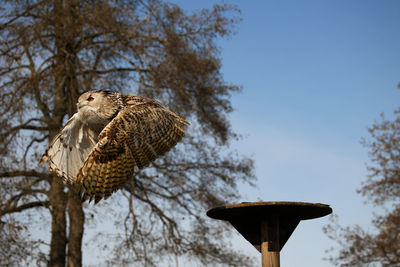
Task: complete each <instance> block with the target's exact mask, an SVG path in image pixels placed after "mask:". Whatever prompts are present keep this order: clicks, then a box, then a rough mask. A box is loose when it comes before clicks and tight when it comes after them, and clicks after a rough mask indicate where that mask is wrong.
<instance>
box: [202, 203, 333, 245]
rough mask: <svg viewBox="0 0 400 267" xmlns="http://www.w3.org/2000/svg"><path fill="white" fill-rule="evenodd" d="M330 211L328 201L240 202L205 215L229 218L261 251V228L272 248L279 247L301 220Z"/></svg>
mask: <svg viewBox="0 0 400 267" xmlns="http://www.w3.org/2000/svg"><path fill="white" fill-rule="evenodd" d="M330 213H332V209H331V208H330V207H329V205H325V204H320V203H307V202H243V203H240V204H233V205H226V206H221V207H216V208H213V209H210V210H209V211H208V212H207V215H208V216H209V217H211V218H214V219H219V220H227V221H229V222H230V223H231V224H232V225H233V226H234V227H235V228H236V230H238V231H239V233H240V234H242V235H243V236H244V238H246V239H247V240H248V241H249V242H250V243H251V244H252V245H253V246H254V247H255V248H256V249H257V250H258V251H260V252H261V243H262V239H261V236H262V232H263V231H264V230H263V229H267V228H268V229H269V231H272V232H270V233H269V237H268V238H270V240H269V241H270V243H271V244H270V247H269V248H268V249H269V250H271V251H280V250H281V249H282V247H283V246H284V245H285V243H286V241H287V240H288V239H289V237H290V235H291V234H292V233H293V231H294V229H295V228H296V226H297V225H298V224H299V222H300V221H301V220H308V219H315V218H318V217H322V216H325V215H328V214H330ZM266 227H267V228H266Z"/></svg>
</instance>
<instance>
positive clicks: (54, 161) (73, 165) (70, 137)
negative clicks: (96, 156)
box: [39, 113, 98, 183]
mask: <svg viewBox="0 0 400 267" xmlns="http://www.w3.org/2000/svg"><path fill="white" fill-rule="evenodd" d="M97 135H98V134H96V133H95V132H94V131H93V130H91V129H90V128H89V127H88V126H87V125H86V124H84V123H82V122H81V120H80V119H79V118H78V114H77V113H75V114H74V115H73V116H72V117H71V118H70V119H69V120H68V121H67V123H66V124H65V126H64V128H63V129H62V130H61V131H60V133H59V134H57V135H56V136H55V137H54V139H53V140H52V142H51V143H50V146H49V148H48V149H47V151H46V152H45V153H44V154H43V156H42V158H41V159H40V162H39V164H42V163H44V162H46V161H47V160H49V171H51V172H54V173H56V174H57V175H58V176H59V177H61V178H62V179H63V181H64V182H67V181H68V182H71V183H72V182H74V180H75V179H76V175H77V174H78V171H79V169H80V167H81V166H82V163H83V162H84V161H85V160H86V157H87V156H88V155H89V153H90V151H92V149H93V147H94V146H95V145H96V143H97Z"/></svg>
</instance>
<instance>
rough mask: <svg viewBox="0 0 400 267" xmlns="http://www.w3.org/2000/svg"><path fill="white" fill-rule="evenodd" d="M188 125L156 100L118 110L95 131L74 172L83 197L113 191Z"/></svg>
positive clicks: (98, 196)
mask: <svg viewBox="0 0 400 267" xmlns="http://www.w3.org/2000/svg"><path fill="white" fill-rule="evenodd" d="M186 124H188V123H187V122H186V121H185V120H183V119H182V118H180V117H179V116H177V115H176V114H175V113H173V112H171V111H169V110H168V109H166V108H163V107H162V106H161V105H160V104H159V103H158V102H155V101H153V102H147V103H141V104H138V105H134V106H128V107H127V108H125V109H124V110H122V111H121V112H120V113H119V114H118V115H117V116H116V117H115V118H114V119H113V120H112V121H111V122H110V123H109V124H108V125H107V126H106V127H105V128H104V129H103V131H102V132H101V133H100V134H99V141H98V143H97V145H96V146H95V147H94V149H93V150H92V152H91V153H90V154H89V156H88V158H87V160H86V161H85V162H84V163H83V165H82V168H81V169H80V170H79V172H78V175H77V180H76V183H77V186H78V187H79V189H80V192H81V193H82V194H83V198H84V199H85V200H86V199H89V200H90V201H91V200H92V199H95V202H96V203H97V202H98V201H99V200H101V199H102V198H103V197H104V198H107V197H109V196H110V195H111V194H112V193H113V192H115V191H116V190H117V189H118V188H119V187H120V186H121V185H122V184H123V183H125V181H127V179H128V178H129V177H131V175H132V174H133V173H134V171H135V170H138V169H141V168H144V167H146V166H147V165H149V164H150V163H151V162H152V161H154V160H155V159H156V158H158V157H160V156H162V155H163V154H164V153H166V152H167V151H169V150H170V149H171V148H173V147H174V146H175V145H176V144H177V143H178V142H179V141H180V140H181V139H182V137H183V136H184V135H185V129H184V126H185V125H186Z"/></svg>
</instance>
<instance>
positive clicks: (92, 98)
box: [77, 91, 105, 112]
mask: <svg viewBox="0 0 400 267" xmlns="http://www.w3.org/2000/svg"><path fill="white" fill-rule="evenodd" d="M104 97H105V94H104V91H88V92H86V93H83V94H82V95H81V96H80V97H79V98H78V104H77V106H78V111H83V112H85V111H97V110H98V109H99V108H100V106H101V104H102V103H104Z"/></svg>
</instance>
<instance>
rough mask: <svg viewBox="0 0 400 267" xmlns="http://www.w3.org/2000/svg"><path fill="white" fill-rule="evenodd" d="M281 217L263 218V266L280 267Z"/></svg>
mask: <svg viewBox="0 0 400 267" xmlns="http://www.w3.org/2000/svg"><path fill="white" fill-rule="evenodd" d="M279 251H280V246H279V217H278V216H269V217H268V218H267V217H264V218H262V219H261V254H262V256H261V266H262V267H280V258H279Z"/></svg>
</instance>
